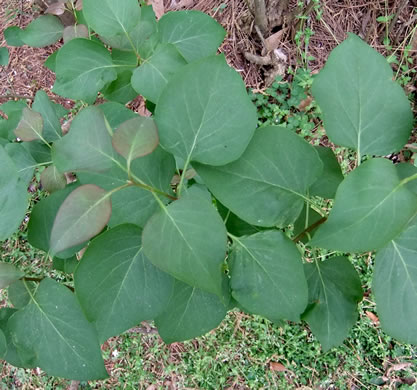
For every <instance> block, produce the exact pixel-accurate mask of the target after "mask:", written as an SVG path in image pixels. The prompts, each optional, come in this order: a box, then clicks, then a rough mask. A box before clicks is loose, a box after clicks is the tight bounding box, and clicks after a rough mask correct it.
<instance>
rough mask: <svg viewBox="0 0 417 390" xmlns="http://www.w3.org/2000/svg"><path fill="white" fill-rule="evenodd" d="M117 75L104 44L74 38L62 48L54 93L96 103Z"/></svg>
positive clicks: (57, 62)
mask: <svg viewBox="0 0 417 390" xmlns="http://www.w3.org/2000/svg"><path fill="white" fill-rule="evenodd" d="M116 78H117V72H116V70H115V66H114V65H113V62H112V59H111V56H110V53H109V51H108V50H107V49H106V48H105V47H104V46H102V45H101V44H99V43H97V42H94V41H90V40H88V39H84V38H75V39H73V40H71V41H69V42H68V43H66V44H65V45H64V46H62V48H61V49H60V50H59V52H58V54H57V57H56V82H55V85H54V88H53V92H55V93H57V94H58V95H61V96H63V97H66V98H69V99H81V100H85V101H86V102H87V103H94V101H95V100H96V97H97V93H98V91H100V90H101V89H102V88H103V87H104V86H105V85H106V84H108V83H110V82H111V81H113V80H115V79H116Z"/></svg>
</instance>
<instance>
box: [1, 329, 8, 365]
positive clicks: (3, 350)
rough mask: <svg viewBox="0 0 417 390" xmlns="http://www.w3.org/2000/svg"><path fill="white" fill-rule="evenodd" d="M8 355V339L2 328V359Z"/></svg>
mask: <svg viewBox="0 0 417 390" xmlns="http://www.w3.org/2000/svg"><path fill="white" fill-rule="evenodd" d="M6 355H7V340H6V336H5V335H4V333H3V331H2V330H1V329H0V359H4V358H5V356H6Z"/></svg>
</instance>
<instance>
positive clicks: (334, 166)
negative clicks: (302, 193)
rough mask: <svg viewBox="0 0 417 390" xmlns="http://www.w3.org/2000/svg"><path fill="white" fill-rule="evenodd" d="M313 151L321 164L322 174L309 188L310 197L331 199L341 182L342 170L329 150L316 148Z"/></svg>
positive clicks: (320, 147)
mask: <svg viewBox="0 0 417 390" xmlns="http://www.w3.org/2000/svg"><path fill="white" fill-rule="evenodd" d="M315 149H316V150H317V152H318V154H319V156H320V159H321V161H322V162H323V173H322V175H321V176H320V177H319V178H318V180H317V181H316V182H315V183H314V184H313V185H312V186H311V187H310V191H309V193H310V195H312V196H321V197H322V198H325V199H333V198H334V197H335V195H336V190H337V187H339V184H340V183H341V182H342V181H343V173H342V169H341V168H340V165H339V162H338V161H337V158H336V156H335V155H334V153H333V151H332V150H331V149H330V148H325V147H322V146H316V147H315Z"/></svg>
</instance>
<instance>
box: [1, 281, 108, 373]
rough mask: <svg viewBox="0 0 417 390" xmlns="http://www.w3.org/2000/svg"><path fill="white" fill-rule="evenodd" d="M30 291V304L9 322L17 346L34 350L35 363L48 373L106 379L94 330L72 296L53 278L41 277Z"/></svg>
mask: <svg viewBox="0 0 417 390" xmlns="http://www.w3.org/2000/svg"><path fill="white" fill-rule="evenodd" d="M30 294H31V301H30V303H29V304H28V305H27V306H25V307H24V308H23V309H21V310H19V311H17V312H16V313H15V314H14V315H13V316H12V317H10V318H9V321H8V326H9V329H10V332H11V334H12V337H13V342H14V343H15V344H16V346H17V347H18V348H19V347H20V348H23V349H25V350H29V351H33V352H34V354H35V361H34V363H35V364H36V366H39V367H40V368H42V369H43V370H44V371H46V372H47V373H48V374H49V375H53V376H60V377H62V378H68V379H74V380H91V379H104V378H106V377H107V376H108V375H107V372H106V369H105V367H104V363H103V358H102V357H101V351H100V344H99V342H98V339H97V333H96V331H95V329H94V326H93V324H91V323H90V322H88V321H87V319H86V318H85V317H84V314H83V312H82V310H81V307H80V305H79V303H78V302H77V299H76V298H75V295H74V294H73V293H71V291H70V290H69V289H68V288H67V287H65V286H63V285H62V284H59V283H57V282H55V281H54V280H52V279H45V280H43V281H42V282H41V283H40V284H39V287H38V288H37V289H36V293H35V294H34V295H33V294H32V293H30Z"/></svg>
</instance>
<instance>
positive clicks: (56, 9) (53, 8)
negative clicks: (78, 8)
mask: <svg viewBox="0 0 417 390" xmlns="http://www.w3.org/2000/svg"><path fill="white" fill-rule="evenodd" d="M64 12H65V4H63V3H54V4H52V5H50V6H49V7H48V8H47V9H46V11H45V13H47V14H51V15H57V16H59V15H62V14H63V13H64Z"/></svg>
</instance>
